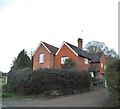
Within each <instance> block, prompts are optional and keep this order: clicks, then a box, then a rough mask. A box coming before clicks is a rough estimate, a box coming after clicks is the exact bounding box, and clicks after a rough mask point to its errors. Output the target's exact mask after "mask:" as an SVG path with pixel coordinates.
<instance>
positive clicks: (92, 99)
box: [3, 86, 109, 107]
mask: <svg viewBox="0 0 120 109" xmlns="http://www.w3.org/2000/svg"><path fill="white" fill-rule="evenodd" d="M108 99H109V93H108V91H107V89H106V88H104V87H103V86H97V87H96V88H94V89H93V90H92V91H90V92H86V93H82V94H75V95H70V96H62V97H59V98H54V99H34V100H17V101H15V100H12V101H8V100H5V101H3V104H4V105H6V106H8V107H103V104H104V103H105V102H106V100H108Z"/></svg>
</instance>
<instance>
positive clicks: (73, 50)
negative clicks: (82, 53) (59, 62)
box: [56, 42, 78, 56]
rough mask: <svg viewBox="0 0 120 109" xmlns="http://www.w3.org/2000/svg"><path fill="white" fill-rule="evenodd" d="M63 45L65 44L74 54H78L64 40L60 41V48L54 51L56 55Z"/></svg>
mask: <svg viewBox="0 0 120 109" xmlns="http://www.w3.org/2000/svg"><path fill="white" fill-rule="evenodd" d="M63 45H66V46H67V47H68V48H69V49H70V50H71V51H72V52H73V53H74V54H75V55H76V56H78V54H77V53H76V52H75V51H74V50H73V49H72V48H71V47H70V46H69V45H68V44H67V43H66V42H63V43H62V45H61V46H60V48H59V49H58V51H57V52H56V55H57V54H58V53H59V52H60V50H61V49H62V47H63Z"/></svg>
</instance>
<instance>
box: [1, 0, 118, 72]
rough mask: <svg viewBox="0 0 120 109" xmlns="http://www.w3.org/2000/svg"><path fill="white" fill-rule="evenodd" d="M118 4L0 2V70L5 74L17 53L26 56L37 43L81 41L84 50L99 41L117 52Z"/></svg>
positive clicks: (112, 0)
mask: <svg viewBox="0 0 120 109" xmlns="http://www.w3.org/2000/svg"><path fill="white" fill-rule="evenodd" d="M118 1H119V0H0V38H1V39H0V50H1V52H0V62H1V64H0V71H2V72H8V71H9V70H10V67H11V64H12V61H13V59H14V57H17V56H18V53H19V52H20V51H22V50H23V49H25V50H26V51H28V54H29V53H30V51H34V50H35V49H36V48H37V46H38V45H39V43H40V41H44V42H47V43H49V44H52V45H54V46H56V47H60V46H61V44H62V42H63V41H66V42H69V43H71V44H73V45H75V46H77V39H78V38H82V39H83V47H84V46H85V45H86V44H87V43H88V42H89V41H100V42H104V43H105V44H106V45H107V46H108V47H109V48H113V49H115V51H116V52H118ZM82 31H83V32H82Z"/></svg>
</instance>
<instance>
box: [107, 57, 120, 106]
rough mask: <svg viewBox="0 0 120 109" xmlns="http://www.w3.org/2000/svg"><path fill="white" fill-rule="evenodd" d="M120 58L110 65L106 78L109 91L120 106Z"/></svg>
mask: <svg viewBox="0 0 120 109" xmlns="http://www.w3.org/2000/svg"><path fill="white" fill-rule="evenodd" d="M119 73H120V58H118V59H117V60H114V61H111V63H109V64H108V66H107V69H106V73H105V77H106V80H107V86H108V90H109V92H110V94H111V96H112V97H113V98H114V100H115V102H116V104H117V105H118V106H120V87H119V86H120V74H119Z"/></svg>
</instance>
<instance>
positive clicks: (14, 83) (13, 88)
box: [7, 68, 32, 92]
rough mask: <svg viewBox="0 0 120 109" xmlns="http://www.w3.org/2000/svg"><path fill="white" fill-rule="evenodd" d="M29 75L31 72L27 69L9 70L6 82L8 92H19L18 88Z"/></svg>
mask: <svg viewBox="0 0 120 109" xmlns="http://www.w3.org/2000/svg"><path fill="white" fill-rule="evenodd" d="M31 73H32V70H31V69H29V68H26V69H19V70H15V69H14V70H11V71H10V72H9V73H8V81H7V85H8V86H9V92H18V91H19V90H21V88H20V87H22V86H23V84H24V81H25V79H26V78H27V76H28V75H29V74H31Z"/></svg>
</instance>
